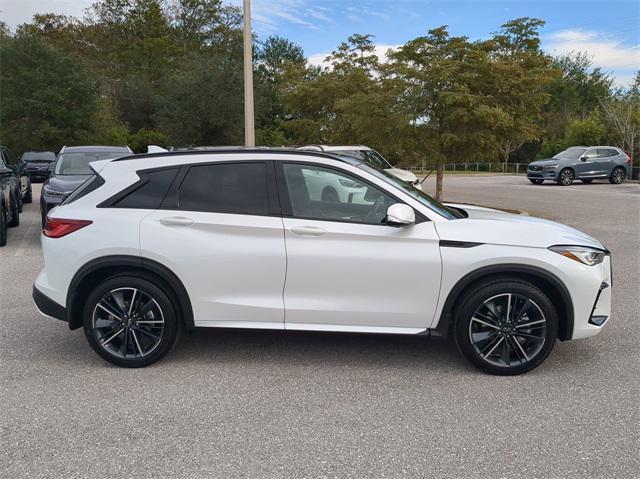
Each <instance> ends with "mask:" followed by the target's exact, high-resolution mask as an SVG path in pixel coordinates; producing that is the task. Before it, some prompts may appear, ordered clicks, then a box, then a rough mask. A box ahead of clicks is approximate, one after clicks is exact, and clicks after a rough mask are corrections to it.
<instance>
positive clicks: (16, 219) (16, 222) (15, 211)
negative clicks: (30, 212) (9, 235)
mask: <svg viewBox="0 0 640 479" xmlns="http://www.w3.org/2000/svg"><path fill="white" fill-rule="evenodd" d="M11 210H12V218H11V221H9V223H8V224H7V226H8V227H9V228H15V227H17V226H20V206H19V204H18V201H17V200H16V201H14V203H13V206H12V208H11Z"/></svg>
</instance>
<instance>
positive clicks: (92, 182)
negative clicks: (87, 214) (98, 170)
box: [62, 174, 105, 205]
mask: <svg viewBox="0 0 640 479" xmlns="http://www.w3.org/2000/svg"><path fill="white" fill-rule="evenodd" d="M104 183H105V182H104V179H103V178H102V177H101V176H100V175H97V174H95V175H94V176H92V177H91V178H89V179H88V180H87V181H85V182H84V183H82V184H81V185H80V186H79V187H78V188H76V189H75V190H74V191H73V193H71V194H70V195H69V196H67V198H66V199H65V200H64V201H63V202H62V204H63V205H68V204H71V203H73V202H74V201H77V200H79V199H80V198H82V197H83V196H86V195H88V194H89V193H91V192H92V191H95V190H97V189H98V188H100V187H101V186H102V185H104Z"/></svg>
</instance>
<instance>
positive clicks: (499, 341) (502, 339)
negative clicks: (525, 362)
mask: <svg viewBox="0 0 640 479" xmlns="http://www.w3.org/2000/svg"><path fill="white" fill-rule="evenodd" d="M503 341H504V337H503V336H500V339H498V341H496V343H495V344H494V345H493V347H492V348H491V349H490V350H489V352H488V353H486V354H483V355H482V357H484V358H487V357H489V355H490V354H491V353H492V352H493V351H494V350H495V349H496V348H497V347H498V345H499V344H500V343H501V342H503Z"/></svg>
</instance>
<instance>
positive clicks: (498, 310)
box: [33, 149, 611, 374]
mask: <svg viewBox="0 0 640 479" xmlns="http://www.w3.org/2000/svg"><path fill="white" fill-rule="evenodd" d="M91 165H92V168H93V169H94V170H95V172H96V174H95V176H94V177H93V178H92V179H90V180H88V181H87V182H86V183H85V184H83V185H82V186H81V187H80V188H79V189H78V190H76V191H75V192H74V193H73V194H72V195H71V196H69V198H68V199H67V200H66V201H65V202H64V203H63V204H62V205H61V206H58V207H56V208H55V209H54V210H52V211H51V212H50V213H49V217H48V219H47V223H46V226H45V228H44V230H43V236H42V246H43V252H44V259H45V268H44V270H43V271H42V272H41V273H40V275H39V276H38V278H37V280H36V282H35V285H34V291H33V296H34V300H35V303H36V305H37V306H38V308H39V310H40V311H41V312H42V313H43V314H45V315H47V316H52V317H54V318H58V319H62V320H64V321H67V322H68V323H69V327H70V329H76V328H81V327H83V328H84V331H85V334H86V337H87V339H88V341H89V343H90V344H91V346H92V347H93V348H94V349H95V351H96V352H97V353H98V354H100V355H101V356H102V357H103V358H105V359H106V360H108V361H110V362H112V363H114V364H117V365H120V366H126V367H139V366H145V365H148V364H151V363H153V362H154V361H157V360H158V359H160V358H161V357H162V356H163V355H164V354H166V353H167V351H169V349H170V348H171V347H172V345H173V344H174V342H175V340H176V337H177V333H178V331H179V330H180V329H181V328H187V329H191V328H195V327H227V328H229V327H231V328H262V329H281V330H308V331H349V332H368V333H399V334H430V335H439V336H442V335H446V334H449V333H450V334H452V335H453V336H454V337H455V339H456V342H457V344H458V346H459V348H460V350H461V351H462V353H464V355H465V356H466V357H467V358H469V359H470V360H471V361H472V362H473V363H474V364H475V365H476V366H478V367H480V368H481V369H483V370H485V371H488V372H490V373H495V374H518V373H522V372H525V371H528V370H530V369H532V368H534V367H536V366H537V365H539V364H540V363H541V362H542V361H543V360H544V359H545V358H546V357H547V356H548V354H549V353H550V352H551V349H552V348H553V346H554V343H555V342H556V339H558V338H559V339H561V340H567V339H576V338H586V337H588V336H593V335H595V334H597V333H598V332H599V331H600V330H601V328H602V326H603V325H604V323H605V322H606V321H607V320H608V318H609V316H610V306H611V287H610V285H611V273H610V256H609V253H608V252H607V250H606V249H605V248H604V247H603V245H602V244H601V243H599V242H598V241H597V240H595V239H593V238H591V237H589V236H587V235H585V234H583V233H581V232H579V231H576V230H574V229H572V228H569V227H567V226H563V225H560V224H557V223H553V222H550V221H545V220H542V219H536V218H531V217H527V216H518V215H511V214H507V213H503V212H499V211H495V210H489V209H483V208H477V207H471V206H464V205H462V206H461V205H457V206H453V207H447V206H444V205H441V204H439V203H437V202H436V201H434V200H433V199H431V198H430V197H429V196H427V195H426V194H424V193H422V192H421V191H418V190H416V189H415V188H413V187H411V186H410V185H408V184H407V183H405V182H403V181H399V180H398V179H397V178H396V177H395V176H393V175H390V174H388V173H386V172H385V171H384V170H379V169H375V168H372V167H370V166H369V165H368V164H366V163H364V162H361V161H359V160H356V159H354V158H351V157H346V158H343V159H338V158H335V157H332V156H330V155H327V154H324V153H314V152H309V151H299V150H288V151H287V150H281V151H269V150H259V149H256V150H253V151H251V150H229V151H224V150H220V151H215V152H212V151H209V152H207V151H195V152H172V153H156V154H146V155H137V156H129V157H124V158H119V159H116V160H104V161H98V162H94V163H92V164H91ZM322 175H326V176H330V177H331V178H332V179H331V180H330V181H334V180H335V177H337V179H338V181H334V184H335V186H336V188H345V191H350V190H351V189H353V187H354V186H358V189H359V190H361V196H359V200H358V201H353V196H350V195H349V194H347V193H346V192H345V193H344V194H339V195H338V199H337V200H336V199H335V198H334V199H332V200H331V201H327V200H323V199H322V198H321V197H320V198H318V197H317V196H315V197H314V195H313V194H312V191H313V185H312V178H314V177H316V176H322ZM340 180H343V181H340ZM327 181H329V180H327ZM362 190H364V191H362ZM350 198H351V200H350Z"/></svg>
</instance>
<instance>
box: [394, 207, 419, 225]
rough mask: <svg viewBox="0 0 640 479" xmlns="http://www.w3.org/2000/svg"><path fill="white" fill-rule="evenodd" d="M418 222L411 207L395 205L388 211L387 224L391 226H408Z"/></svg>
mask: <svg viewBox="0 0 640 479" xmlns="http://www.w3.org/2000/svg"><path fill="white" fill-rule="evenodd" d="M415 222H416V212H415V211H414V210H413V208H411V206H409V205H405V204H404V203H395V204H393V205H391V206H389V209H387V224H388V225H391V226H406V225H411V224H413V223H415Z"/></svg>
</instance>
